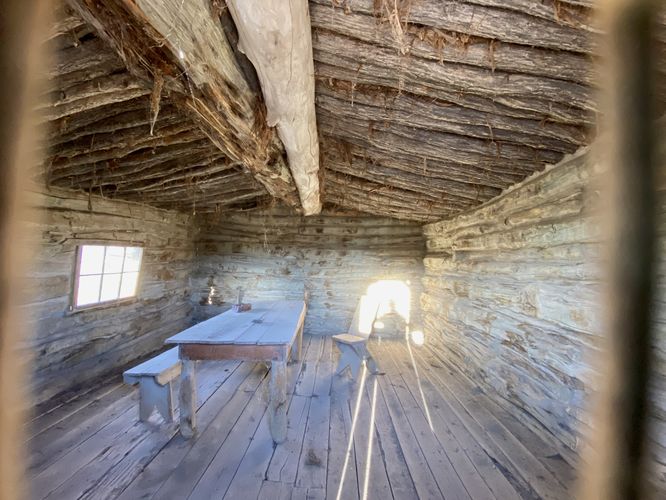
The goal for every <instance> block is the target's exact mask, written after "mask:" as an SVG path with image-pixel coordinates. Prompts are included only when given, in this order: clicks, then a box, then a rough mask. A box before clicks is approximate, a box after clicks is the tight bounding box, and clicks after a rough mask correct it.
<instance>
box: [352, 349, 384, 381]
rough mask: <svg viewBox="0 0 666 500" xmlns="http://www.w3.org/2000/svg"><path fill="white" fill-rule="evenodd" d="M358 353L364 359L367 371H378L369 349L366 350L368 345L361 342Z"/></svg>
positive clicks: (374, 372)
mask: <svg viewBox="0 0 666 500" xmlns="http://www.w3.org/2000/svg"><path fill="white" fill-rule="evenodd" d="M357 352H358V355H359V357H360V358H361V359H365V365H366V366H367V367H368V371H369V372H370V373H372V374H374V375H376V374H378V373H379V368H378V367H377V363H376V362H375V358H373V357H372V354H370V351H368V346H367V345H365V344H363V345H362V346H359V347H358V351H357Z"/></svg>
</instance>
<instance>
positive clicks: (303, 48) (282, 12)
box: [227, 0, 321, 215]
mask: <svg viewBox="0 0 666 500" xmlns="http://www.w3.org/2000/svg"><path fill="white" fill-rule="evenodd" d="M227 7H228V8H229V11H230V13H231V16H232V17H233V19H234V21H235V23H236V29H237V30H238V48H239V50H240V51H241V52H243V53H244V54H246V55H247V56H248V58H249V59H250V61H252V64H253V65H254V67H255V69H256V70H257V76H258V78H259V81H260V83H261V89H262V94H263V97H264V101H265V103H266V113H267V116H266V123H267V124H268V126H269V127H275V126H277V132H278V135H279V136H280V139H281V140H282V144H284V148H285V150H286V152H287V158H288V159H289V170H290V171H291V175H292V177H293V179H294V183H295V184H296V188H297V189H298V193H299V196H300V199H301V205H302V207H303V214H304V215H313V214H318V213H319V212H321V199H320V195H319V191H320V190H319V139H318V137H317V117H316V116H315V107H314V93H315V89H314V63H313V60H312V39H311V27H310V16H309V13H308V2H307V0H297V1H296V2H291V1H290V2H289V4H288V5H285V3H284V2H283V1H281V0H268V1H267V0H255V1H251V0H240V1H238V0H229V1H228V2H227Z"/></svg>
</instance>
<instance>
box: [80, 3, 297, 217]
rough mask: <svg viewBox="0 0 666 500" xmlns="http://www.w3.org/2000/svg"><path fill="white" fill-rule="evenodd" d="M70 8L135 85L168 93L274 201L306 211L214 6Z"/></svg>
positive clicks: (92, 5)
mask: <svg viewBox="0 0 666 500" xmlns="http://www.w3.org/2000/svg"><path fill="white" fill-rule="evenodd" d="M69 5H70V6H71V7H72V8H73V9H74V10H75V11H76V13H77V14H78V15H80V16H81V17H82V18H83V19H84V20H85V21H86V22H87V23H88V24H90V25H91V26H92V27H93V28H94V29H95V30H96V32H97V34H98V35H99V36H100V37H101V38H102V39H103V40H105V41H106V42H107V43H108V44H109V45H110V46H111V47H113V48H114V50H115V51H116V52H117V53H118V54H119V56H120V57H121V58H122V60H123V62H124V63H125V66H126V67H127V70H128V71H129V72H130V73H131V74H132V75H133V76H134V77H136V78H137V79H139V80H141V81H143V82H145V84H146V85H149V86H151V87H153V88H158V90H160V91H161V90H162V88H163V90H164V91H165V92H169V93H170V97H171V99H172V100H173V102H174V103H175V105H176V106H178V108H179V109H180V111H181V112H182V113H183V114H184V115H185V116H188V117H189V118H190V119H192V120H193V121H194V122H195V123H196V124H197V125H198V127H200V129H201V130H202V131H203V132H204V133H205V134H206V135H207V136H208V138H209V139H210V140H211V141H212V142H213V143H214V144H215V145H216V146H217V147H218V148H219V149H220V150H221V151H222V152H224V154H225V155H226V156H227V157H229V158H230V159H231V160H232V161H234V162H239V163H241V164H242V165H243V166H244V167H245V168H246V169H248V170H249V171H250V172H251V173H252V175H253V176H254V177H255V178H256V179H257V180H258V181H259V182H260V183H261V184H262V185H263V186H264V187H265V188H266V190H267V191H268V192H269V193H270V194H271V195H272V196H274V197H276V198H278V199H281V200H282V201H284V202H285V203H286V204H288V205H291V206H294V207H299V206H300V202H299V199H298V193H297V190H296V186H295V185H294V183H293V179H292V176H291V174H290V172H289V169H288V168H287V166H286V164H285V162H284V160H283V158H282V151H283V147H282V144H281V143H280V142H279V140H278V139H277V137H276V136H275V132H274V131H273V130H272V129H270V128H269V127H268V126H267V125H266V122H265V117H264V116H263V112H262V111H261V110H262V103H261V102H260V101H259V100H258V99H259V98H258V96H257V95H255V94H254V93H253V92H252V90H251V88H250V87H249V85H248V82H247V81H246V79H245V77H244V75H243V73H242V71H241V70H240V68H239V66H238V63H237V61H236V58H235V56H234V53H233V50H232V49H231V47H230V45H229V42H228V40H227V38H226V35H225V33H224V29H223V27H222V25H221V23H220V22H219V19H218V16H217V15H216V12H215V10H214V9H213V6H212V5H211V4H210V2H207V1H205V0H196V1H191V2H185V3H183V2H181V1H179V0H168V1H155V0H141V1H139V2H129V1H125V0H117V1H115V0H114V1H112V2H104V4H100V3H97V2H94V1H89V0H70V1H69ZM157 99H158V102H159V95H158V96H157ZM151 108H152V106H151Z"/></svg>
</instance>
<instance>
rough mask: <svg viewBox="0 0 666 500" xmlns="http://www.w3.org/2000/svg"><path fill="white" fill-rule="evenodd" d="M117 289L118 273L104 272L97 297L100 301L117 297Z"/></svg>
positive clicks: (118, 283) (118, 288) (118, 282)
mask: <svg viewBox="0 0 666 500" xmlns="http://www.w3.org/2000/svg"><path fill="white" fill-rule="evenodd" d="M119 290H120V274H105V275H104V278H103V279H102V293H101V294H100V297H99V300H100V302H105V301H107V300H115V299H117V298H118V291H119Z"/></svg>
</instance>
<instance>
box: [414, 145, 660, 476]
mask: <svg viewBox="0 0 666 500" xmlns="http://www.w3.org/2000/svg"><path fill="white" fill-rule="evenodd" d="M599 170H600V167H599V166H598V165H597V164H595V162H594V161H593V160H592V155H590V154H587V153H581V154H579V155H577V156H574V157H571V158H569V159H567V160H565V161H563V162H562V163H560V164H559V165H558V166H556V167H553V168H550V169H548V170H547V171H545V172H544V173H542V174H537V175H536V176H534V177H531V178H529V179H528V180H526V181H525V182H523V183H521V184H519V185H518V186H516V187H515V188H513V189H510V190H509V191H507V192H506V193H505V194H503V195H502V196H500V197H498V198H495V199H494V200H492V201H490V202H488V203H486V204H484V205H482V206H481V207H480V208H478V209H475V210H473V211H470V212H468V213H466V214H464V215H461V216H458V217H456V218H454V219H451V220H449V221H444V222H438V223H435V224H430V225H427V226H424V234H425V237H426V240H427V254H426V257H425V259H424V265H425V274H424V279H423V286H424V293H423V295H422V298H421V302H422V310H423V315H424V323H425V330H426V335H427V337H428V338H429V339H430V340H432V341H434V343H435V344H438V345H439V348H440V349H441V350H442V352H444V353H445V355H446V359H447V360H448V361H450V367H449V368H451V367H457V369H459V370H461V371H462V372H464V374H466V375H467V376H468V377H469V378H471V379H472V380H473V381H474V382H475V383H477V384H478V385H479V386H480V387H481V388H482V389H483V390H485V391H486V392H487V393H488V394H489V395H491V396H492V397H494V398H495V399H496V400H497V401H498V402H499V403H500V404H501V405H502V406H504V407H505V408H507V409H508V410H509V411H511V412H512V413H513V414H515V415H517V416H518V417H519V418H521V419H522V420H523V421H525V422H526V423H528V424H529V425H530V426H532V427H533V429H534V430H535V431H537V432H539V433H540V434H542V435H545V436H547V437H548V438H549V439H551V440H553V441H554V442H556V443H557V444H559V445H560V449H561V450H562V454H563V456H565V457H569V458H571V459H575V456H576V455H577V453H571V451H572V450H574V451H575V452H578V451H580V448H581V447H582V446H584V444H585V442H584V440H583V439H582V437H583V436H586V435H589V431H590V427H591V425H592V423H591V422H590V421H589V418H588V417H587V415H586V413H585V410H586V408H587V404H588V402H589V400H590V395H591V394H592V393H593V389H592V387H593V385H594V382H595V374H596V372H595V368H594V365H595V363H594V361H593V360H594V359H595V358H596V357H597V356H599V352H600V349H601V348H602V345H601V337H600V335H601V332H602V325H601V314H600V309H599V303H600V299H601V297H600V293H601V292H602V289H601V282H600V277H601V274H600V248H601V247H600V234H601V228H600V217H599V213H598V209H596V208H595V205H596V199H597V198H598V194H597V193H598V192H597V190H596V189H597V186H598V184H597V183H596V180H595V179H596V178H598V176H599ZM662 193H665V194H666V191H662ZM660 211H661V214H662V215H663V216H662V217H661V226H660V229H661V234H662V235H663V234H666V195H663V196H662V199H661V204H660ZM660 255H661V260H660V265H661V272H660V280H659V281H660V285H659V294H658V301H657V304H656V309H655V310H656V311H657V323H658V329H659V337H660V339H659V345H658V346H657V347H658V349H657V352H658V360H657V363H658V364H657V369H656V370H655V377H654V381H655V384H654V390H655V397H654V400H655V401H656V406H657V413H656V415H655V417H656V418H655V428H654V434H653V437H654V439H653V443H654V444H655V452H656V458H657V462H658V463H660V464H661V466H660V467H661V475H662V480H665V479H666V476H663V474H664V471H666V468H664V464H666V408H665V406H664V405H666V383H665V378H666V362H665V360H666V349H665V348H666V287H665V285H664V283H665V282H666V280H665V279H664V278H665V275H666V273H665V272H664V266H666V245H665V244H664V241H663V238H662V242H661V247H660Z"/></svg>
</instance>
